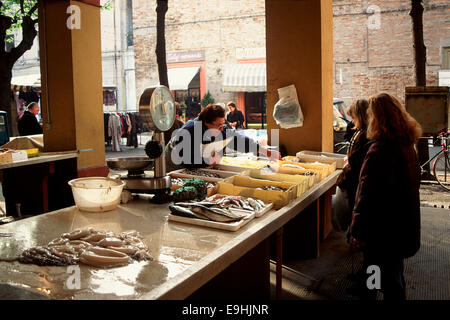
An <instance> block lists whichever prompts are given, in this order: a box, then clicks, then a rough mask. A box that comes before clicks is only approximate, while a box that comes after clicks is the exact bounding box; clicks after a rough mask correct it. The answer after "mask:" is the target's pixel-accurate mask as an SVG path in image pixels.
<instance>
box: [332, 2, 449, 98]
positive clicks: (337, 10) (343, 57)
mask: <svg viewBox="0 0 450 320" xmlns="http://www.w3.org/2000/svg"><path fill="white" fill-rule="evenodd" d="M423 5H424V9H425V10H424V14H423V34H424V42H425V46H426V48H427V65H426V70H427V73H426V75H427V85H428V86H438V85H445V84H446V82H445V80H444V77H445V74H446V72H444V71H443V70H447V69H450V61H449V58H450V55H449V52H450V18H449V17H450V4H449V2H448V1H445V0H428V1H427V0H425V1H423ZM410 10H411V1H409V0H397V1H380V0H375V1H374V0H371V1H366V0H360V1H355V0H334V1H333V15H334V64H335V84H334V96H335V97H337V98H341V99H343V100H344V101H345V102H346V104H349V103H351V101H353V100H354V99H357V98H359V97H368V96H370V95H372V94H375V93H377V92H380V91H386V92H389V93H392V94H394V95H395V96H397V97H398V98H399V99H401V100H402V101H403V102H404V98H405V87H407V86H415V71H414V63H415V62H414V48H413V43H414V41H413V34H412V19H411V16H410V15H409V12H410ZM447 85H450V83H447Z"/></svg>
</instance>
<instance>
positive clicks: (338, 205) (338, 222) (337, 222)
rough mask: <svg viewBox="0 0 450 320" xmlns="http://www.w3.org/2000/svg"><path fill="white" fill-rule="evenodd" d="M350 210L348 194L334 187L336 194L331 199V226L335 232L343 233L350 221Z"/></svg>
mask: <svg viewBox="0 0 450 320" xmlns="http://www.w3.org/2000/svg"><path fill="white" fill-rule="evenodd" d="M352 210H353V208H350V205H349V199H348V193H347V191H346V190H343V189H341V188H339V187H336V194H334V195H333V196H332V198H331V212H332V220H331V222H332V224H333V227H334V229H335V230H336V231H345V230H347V229H348V228H349V226H350V222H351V220H352Z"/></svg>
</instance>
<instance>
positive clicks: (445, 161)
mask: <svg viewBox="0 0 450 320" xmlns="http://www.w3.org/2000/svg"><path fill="white" fill-rule="evenodd" d="M449 135H450V131H447V132H445V131H442V132H441V133H439V134H438V136H437V139H440V140H441V147H442V148H441V150H440V151H439V152H438V153H436V154H435V155H434V156H433V157H431V158H430V159H428V160H427V161H426V162H425V163H424V164H422V165H421V166H420V169H421V171H422V174H423V173H424V172H426V170H425V169H424V167H425V166H426V165H428V164H429V163H430V162H431V161H433V159H435V160H434V163H433V176H434V177H435V178H436V181H437V182H438V183H439V184H440V185H441V186H442V187H443V188H445V189H447V190H450V155H449V148H450V144H449V139H450V138H449ZM437 139H436V140H437Z"/></svg>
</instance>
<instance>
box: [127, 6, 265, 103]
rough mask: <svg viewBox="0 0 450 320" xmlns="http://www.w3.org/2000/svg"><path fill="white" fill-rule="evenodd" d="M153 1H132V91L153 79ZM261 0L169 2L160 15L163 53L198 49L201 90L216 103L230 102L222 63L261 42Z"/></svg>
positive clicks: (233, 60) (232, 96)
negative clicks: (203, 77) (202, 77)
mask: <svg viewBox="0 0 450 320" xmlns="http://www.w3.org/2000/svg"><path fill="white" fill-rule="evenodd" d="M155 9H156V1H148V0H134V1H133V24H134V47H135V55H136V90H137V91H136V92H137V94H138V95H139V94H140V93H141V92H142V91H143V90H144V89H145V88H146V87H148V86H150V85H153V84H156V83H158V82H159V81H158V71H157V64H156V55H155V53H154V51H155V48H156V13H155ZM264 15H265V8H264V0H239V1H236V0H208V1H203V0H189V1H187V0H171V1H170V2H169V10H168V11H167V13H166V51H167V52H174V51H189V50H204V52H205V65H206V89H207V90H209V91H210V92H211V95H212V97H213V98H214V99H215V101H216V102H222V103H226V102H228V101H229V100H236V94H235V93H229V92H222V90H221V88H222V78H223V71H224V67H225V66H226V65H227V64H233V63H236V48H257V47H264V46H265V16H264Z"/></svg>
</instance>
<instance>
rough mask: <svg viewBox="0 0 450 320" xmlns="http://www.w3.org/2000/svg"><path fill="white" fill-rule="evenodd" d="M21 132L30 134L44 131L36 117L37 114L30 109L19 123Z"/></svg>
mask: <svg viewBox="0 0 450 320" xmlns="http://www.w3.org/2000/svg"><path fill="white" fill-rule="evenodd" d="M18 129H19V134H20V135H21V136H29V135H33V134H40V133H42V127H41V126H40V124H39V122H38V121H37V119H36V116H35V115H34V114H33V113H31V112H30V111H28V110H27V111H25V112H24V113H23V116H22V118H20V120H19V123H18Z"/></svg>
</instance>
